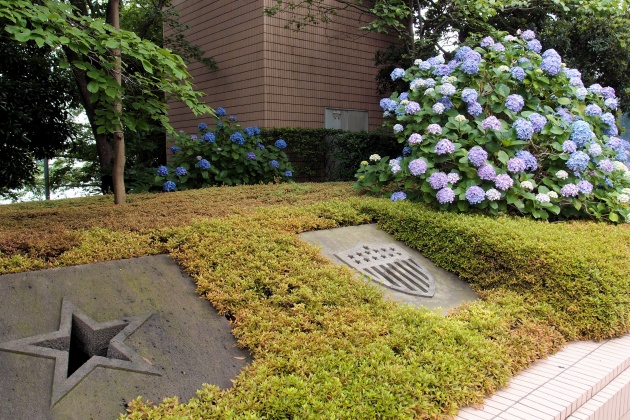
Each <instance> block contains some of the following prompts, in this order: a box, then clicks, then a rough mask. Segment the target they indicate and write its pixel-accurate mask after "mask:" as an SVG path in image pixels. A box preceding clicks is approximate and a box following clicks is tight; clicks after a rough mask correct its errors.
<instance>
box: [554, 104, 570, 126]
mask: <svg viewBox="0 0 630 420" xmlns="http://www.w3.org/2000/svg"><path fill="white" fill-rule="evenodd" d="M556 115H557V116H559V117H560V118H562V120H563V121H564V122H566V123H567V124H571V123H573V115H571V114H570V113H569V111H567V110H566V109H564V108H558V109H556Z"/></svg>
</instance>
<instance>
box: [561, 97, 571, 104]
mask: <svg viewBox="0 0 630 420" xmlns="http://www.w3.org/2000/svg"><path fill="white" fill-rule="evenodd" d="M558 103H559V104H560V105H569V104H570V103H571V99H569V98H558Z"/></svg>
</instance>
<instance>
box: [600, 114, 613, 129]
mask: <svg viewBox="0 0 630 420" xmlns="http://www.w3.org/2000/svg"><path fill="white" fill-rule="evenodd" d="M599 118H600V119H601V120H602V122H603V123H604V124H606V125H608V126H611V127H612V126H613V125H615V116H614V115H613V114H611V113H610V112H607V113H605V114H602V116H601V117H599Z"/></svg>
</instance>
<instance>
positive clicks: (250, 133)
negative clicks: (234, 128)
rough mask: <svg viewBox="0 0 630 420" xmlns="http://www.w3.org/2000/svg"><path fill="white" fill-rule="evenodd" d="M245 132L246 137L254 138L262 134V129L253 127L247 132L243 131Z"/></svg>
mask: <svg viewBox="0 0 630 420" xmlns="http://www.w3.org/2000/svg"><path fill="white" fill-rule="evenodd" d="M243 131H244V132H245V135H246V136H247V137H254V136H255V135H258V134H260V128H258V127H256V126H253V127H247V128H246V129H245V130H243Z"/></svg>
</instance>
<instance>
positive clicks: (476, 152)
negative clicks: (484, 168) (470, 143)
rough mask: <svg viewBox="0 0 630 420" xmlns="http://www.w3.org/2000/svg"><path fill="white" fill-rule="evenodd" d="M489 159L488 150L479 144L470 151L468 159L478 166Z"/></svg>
mask: <svg viewBox="0 0 630 420" xmlns="http://www.w3.org/2000/svg"><path fill="white" fill-rule="evenodd" d="M487 159H488V152H486V151H485V150H483V149H482V148H481V147H479V146H475V147H473V148H472V149H470V150H469V151H468V160H469V161H470V163H472V164H473V166H475V167H477V168H478V167H480V166H481V165H483V164H484V163H486V160H487Z"/></svg>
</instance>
